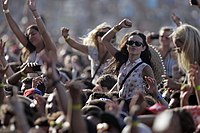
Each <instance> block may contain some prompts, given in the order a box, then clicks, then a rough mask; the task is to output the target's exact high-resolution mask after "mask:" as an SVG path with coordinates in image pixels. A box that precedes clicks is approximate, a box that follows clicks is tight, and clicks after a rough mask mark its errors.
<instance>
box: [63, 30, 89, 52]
mask: <svg viewBox="0 0 200 133" xmlns="http://www.w3.org/2000/svg"><path fill="white" fill-rule="evenodd" d="M61 32H62V36H63V37H64V39H65V41H66V42H67V43H68V44H69V45H70V46H71V47H72V48H74V49H76V50H78V51H80V52H82V53H84V54H87V55H88V48H87V46H85V45H83V44H80V43H79V42H77V41H76V40H74V39H73V38H71V37H70V36H69V29H68V28H66V27H62V28H61Z"/></svg>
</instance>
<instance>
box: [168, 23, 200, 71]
mask: <svg viewBox="0 0 200 133" xmlns="http://www.w3.org/2000/svg"><path fill="white" fill-rule="evenodd" d="M172 38H173V40H174V42H175V43H176V42H179V43H181V44H182V46H181V52H180V53H178V64H179V66H180V67H181V68H183V70H184V71H187V70H189V65H190V64H194V63H195V62H197V63H198V65H200V56H199V52H200V32H199V30H198V29H197V28H195V27H194V26H192V25H189V24H183V25H181V26H179V27H178V28H177V29H176V30H175V31H174V33H173V34H172Z"/></svg>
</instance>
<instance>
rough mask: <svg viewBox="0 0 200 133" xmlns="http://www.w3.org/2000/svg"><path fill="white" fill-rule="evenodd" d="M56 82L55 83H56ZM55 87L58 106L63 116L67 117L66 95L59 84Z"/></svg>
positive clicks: (62, 86) (63, 88)
mask: <svg viewBox="0 0 200 133" xmlns="http://www.w3.org/2000/svg"><path fill="white" fill-rule="evenodd" d="M57 81H58V80H57ZM57 81H55V82H57ZM55 87H56V90H57V94H58V99H59V103H60V106H61V108H62V110H63V112H64V114H65V115H66V116H67V110H68V102H67V101H68V98H67V94H66V92H65V87H64V85H62V84H61V83H60V82H57V83H56V85H55Z"/></svg>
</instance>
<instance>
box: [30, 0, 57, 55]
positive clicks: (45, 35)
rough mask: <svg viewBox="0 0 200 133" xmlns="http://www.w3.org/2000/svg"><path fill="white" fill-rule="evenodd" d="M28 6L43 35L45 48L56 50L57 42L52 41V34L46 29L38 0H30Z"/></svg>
mask: <svg viewBox="0 0 200 133" xmlns="http://www.w3.org/2000/svg"><path fill="white" fill-rule="evenodd" d="M28 6H29V9H30V10H31V12H32V14H33V16H34V18H35V21H36V24H37V26H38V29H39V32H40V34H41V35H42V38H43V41H44V45H45V50H46V51H53V52H56V46H55V43H54V42H53V41H52V39H51V37H50V35H49V34H48V32H47V30H46V27H45V25H44V22H43V21H42V19H41V16H40V15H39V13H38V12H37V8H36V1H35V0H28Z"/></svg>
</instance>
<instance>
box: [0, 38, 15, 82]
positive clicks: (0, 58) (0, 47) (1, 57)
mask: <svg viewBox="0 0 200 133" xmlns="http://www.w3.org/2000/svg"><path fill="white" fill-rule="evenodd" d="M5 44H6V43H5V42H3V40H2V39H1V40H0V63H1V64H2V66H3V67H6V66H7V67H8V68H7V69H6V77H7V78H8V77H10V76H11V75H13V74H14V72H13V70H12V68H11V67H10V66H9V65H8V62H7V60H6V58H5V53H4V47H5Z"/></svg>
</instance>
